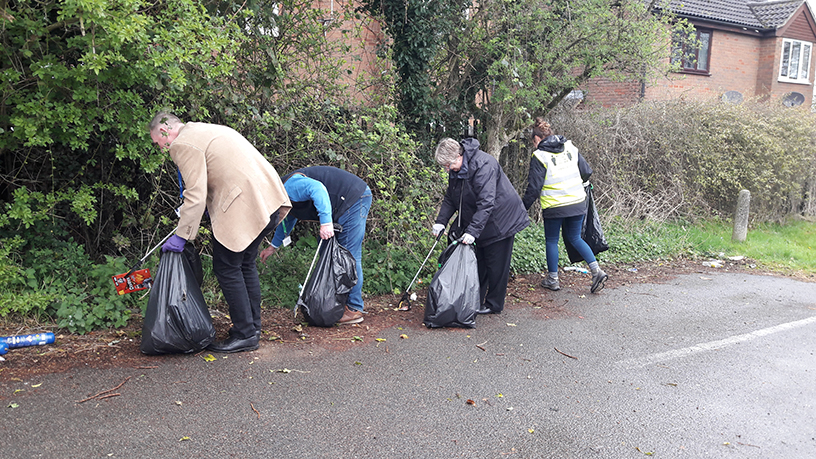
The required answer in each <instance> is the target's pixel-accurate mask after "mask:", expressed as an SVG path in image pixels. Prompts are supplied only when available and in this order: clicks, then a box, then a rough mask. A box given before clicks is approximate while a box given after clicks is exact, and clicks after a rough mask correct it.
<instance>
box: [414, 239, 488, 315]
mask: <svg viewBox="0 0 816 459" xmlns="http://www.w3.org/2000/svg"><path fill="white" fill-rule="evenodd" d="M439 266H440V268H439V270H438V271H437V272H436V274H434V277H433V280H431V284H430V286H428V297H427V299H426V300H425V319H424V320H423V323H424V324H425V326H426V327H428V328H440V327H462V328H473V327H475V326H476V314H477V311H478V310H479V306H480V305H481V300H480V298H479V268H478V266H477V264H476V249H475V248H474V247H473V246H472V245H468V244H461V243H459V242H454V243H452V244H451V245H449V246H448V247H447V248H446V249H445V250H443V251H442V254H441V255H440V256H439Z"/></svg>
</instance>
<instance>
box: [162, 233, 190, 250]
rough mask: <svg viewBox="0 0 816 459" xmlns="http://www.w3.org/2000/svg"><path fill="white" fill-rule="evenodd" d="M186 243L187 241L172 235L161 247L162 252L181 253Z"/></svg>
mask: <svg viewBox="0 0 816 459" xmlns="http://www.w3.org/2000/svg"><path fill="white" fill-rule="evenodd" d="M186 243H187V239H184V238H183V237H181V236H178V235H176V234H174V235H172V236H170V239H168V240H167V242H165V243H164V245H162V252H182V251H184V244H186Z"/></svg>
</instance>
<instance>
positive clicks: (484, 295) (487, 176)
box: [433, 138, 530, 314]
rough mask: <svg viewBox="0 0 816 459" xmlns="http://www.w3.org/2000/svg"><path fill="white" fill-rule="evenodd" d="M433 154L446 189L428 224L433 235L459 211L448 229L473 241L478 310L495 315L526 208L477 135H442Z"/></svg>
mask: <svg viewBox="0 0 816 459" xmlns="http://www.w3.org/2000/svg"><path fill="white" fill-rule="evenodd" d="M435 156H436V162H437V163H439V165H441V166H442V167H444V168H445V170H446V171H448V190H447V191H446V192H445V198H444V200H443V201H442V207H441V208H440V209H439V214H438V215H437V217H436V223H435V224H434V226H433V233H434V236H437V235H438V234H439V233H440V232H441V231H442V230H444V229H445V226H447V224H448V221H450V219H451V217H452V216H453V214H454V213H455V212H457V211H458V212H459V215H458V217H457V218H456V220H455V222H454V224H453V225H452V226H451V230H450V234H451V235H453V236H454V238H456V239H459V238H461V241H462V243H464V244H472V243H474V242H475V243H476V260H477V262H478V267H479V284H480V292H479V293H480V298H481V300H482V307H481V309H480V310H479V313H480V314H490V313H492V314H499V313H500V312H501V311H502V310H503V309H504V297H505V295H506V293H507V280H508V278H509V276H510V259H511V257H512V255H513V242H514V240H515V236H516V233H518V232H519V231H521V230H523V229H524V228H526V227H527V225H529V223H530V220H529V218H528V216H527V212H526V211H525V210H524V206H523V205H522V203H521V199H520V198H519V196H518V193H517V192H516V190H515V189H514V188H513V185H512V184H511V183H510V180H509V179H508V178H507V176H506V175H504V171H503V170H502V168H501V166H500V165H499V163H498V161H496V159H495V158H493V157H492V156H490V155H488V154H487V153H485V152H483V151H482V150H480V149H479V141H478V140H476V139H473V138H468V139H465V140H463V141H462V142H461V143H460V142H457V141H455V140H453V139H450V138H445V139H442V140H441V141H440V142H439V145H438V146H437V147H436V155H435Z"/></svg>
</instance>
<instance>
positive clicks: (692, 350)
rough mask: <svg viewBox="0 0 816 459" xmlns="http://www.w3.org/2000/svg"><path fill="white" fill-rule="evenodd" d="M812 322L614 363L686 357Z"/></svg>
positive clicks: (629, 365) (628, 365)
mask: <svg viewBox="0 0 816 459" xmlns="http://www.w3.org/2000/svg"><path fill="white" fill-rule="evenodd" d="M812 323H816V317H809V318H807V319H802V320H797V321H795V322H788V323H785V324H779V325H776V326H773V327H769V328H763V329H761V330H756V331H752V332H751V333H746V334H744V335H736V336H732V337H730V338H725V339H721V340H718V341H709V342H707V343H700V344H695V345H694V346H689V347H684V348H682V349H675V350H673V351H667V352H660V353H658V354H651V355H646V356H643V357H637V358H633V359H626V360H621V361H619V362H617V363H616V364H615V365H616V366H619V367H623V368H641V367H645V366H647V365H652V364H655V363H659V362H665V361H667V360H674V359H679V358H682V357H688V356H690V355H694V354H699V353H701V352H706V351H711V350H714V349H722V348H724V347H728V346H732V345H734V344H738V343H744V342H746V341H751V340H754V339H757V338H761V337H763V336H767V335H772V334H774V333H779V332H783V331H786V330H790V329H793V328H797V327H803V326H805V325H810V324H812Z"/></svg>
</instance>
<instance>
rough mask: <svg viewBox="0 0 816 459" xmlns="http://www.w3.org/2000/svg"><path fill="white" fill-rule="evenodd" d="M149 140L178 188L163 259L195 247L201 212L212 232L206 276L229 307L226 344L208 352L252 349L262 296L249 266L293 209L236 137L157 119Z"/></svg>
mask: <svg viewBox="0 0 816 459" xmlns="http://www.w3.org/2000/svg"><path fill="white" fill-rule="evenodd" d="M149 128H150V138H151V139H152V140H153V142H154V143H155V144H156V145H158V146H159V148H161V149H162V151H169V153H170V157H171V158H172V159H173V162H175V163H176V165H177V166H178V168H179V172H180V173H181V177H182V179H183V183H184V193H183V194H184V204H183V205H182V206H181V210H180V215H179V223H178V227H177V229H176V233H175V234H174V235H173V236H172V237H171V238H170V239H168V240H167V242H166V243H165V244H164V245H163V246H162V251H165V252H166V251H174V252H181V251H182V250H183V249H184V245H185V244H186V242H187V241H188V240H193V239H195V237H196V235H197V234H198V229H199V226H200V224H201V218H202V216H203V215H204V212H205V210H206V211H207V212H208V213H209V216H210V221H211V222H212V230H213V236H214V237H213V272H214V273H215V275H216V278H217V279H218V284H219V285H220V287H221V290H222V291H223V293H224V299H225V300H226V301H227V304H228V305H229V313H230V318H231V319H232V327H231V328H230V330H229V337H228V338H227V339H225V340H223V341H217V342H214V343H213V344H211V345H210V346H209V347H207V349H209V350H211V351H214V352H240V351H248V350H255V349H257V348H258V339H259V337H260V332H261V288H260V281H259V280H258V271H257V268H256V265H255V258H256V257H257V256H258V246H259V245H260V243H261V241H262V240H263V238H264V237H265V236H266V235H267V234H268V233H269V232H271V231H272V230H274V229H275V226H277V224H278V222H279V221H281V220H282V219H283V218H284V217H285V216H286V214H287V213H288V212H289V209H290V208H291V207H292V204H291V202H290V201H289V197H288V196H287V194H286V190H285V189H284V187H283V183H282V182H281V179H280V177H279V176H278V173H277V172H276V171H275V168H274V167H272V165H271V164H269V162H268V161H267V160H266V159H265V158H264V157H263V156H262V155H261V154H260V153H259V152H258V150H256V149H255V147H253V146H252V144H250V143H249V141H247V139H245V138H244V137H243V136H242V135H241V134H239V133H238V132H236V131H235V130H233V129H232V128H229V127H226V126H220V125H217V124H206V123H186V124H185V123H182V122H181V120H179V118H178V117H176V116H175V115H173V114H171V113H167V112H160V113H158V114H156V116H155V117H153V120H152V121H151V122H150V125H149Z"/></svg>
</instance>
